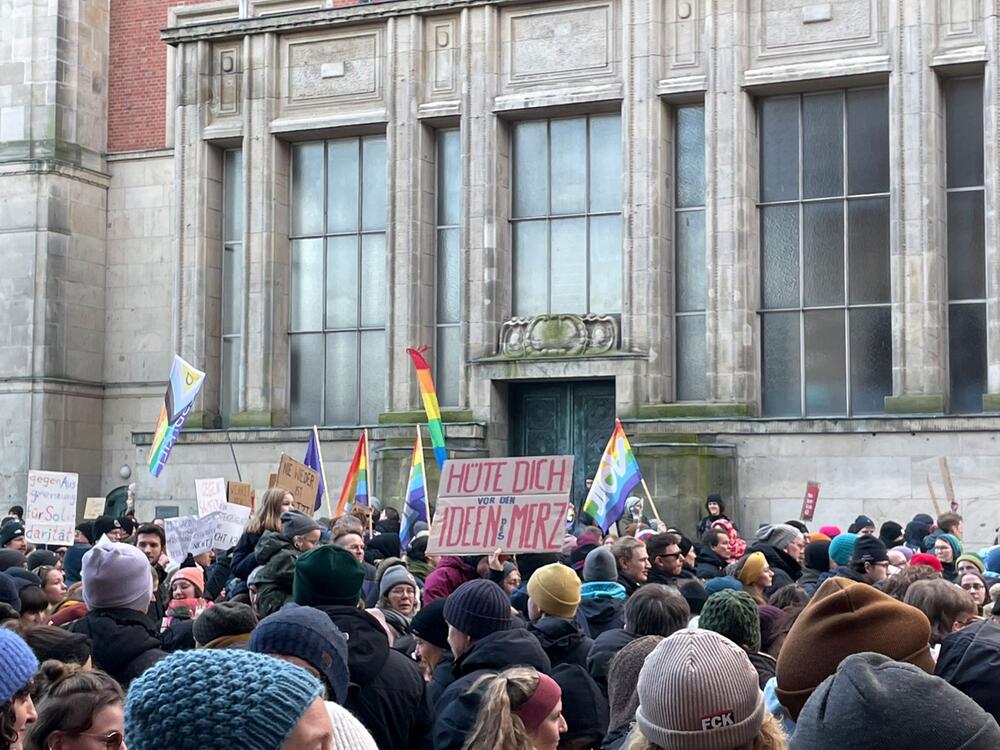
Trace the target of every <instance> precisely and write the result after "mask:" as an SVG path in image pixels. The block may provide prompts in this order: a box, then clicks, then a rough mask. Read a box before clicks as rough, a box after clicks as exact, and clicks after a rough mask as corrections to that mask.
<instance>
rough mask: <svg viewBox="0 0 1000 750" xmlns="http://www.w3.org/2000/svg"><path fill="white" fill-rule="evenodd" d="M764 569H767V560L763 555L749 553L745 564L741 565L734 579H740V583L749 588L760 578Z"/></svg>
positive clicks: (760, 553) (761, 553)
mask: <svg viewBox="0 0 1000 750" xmlns="http://www.w3.org/2000/svg"><path fill="white" fill-rule="evenodd" d="M765 567H767V559H766V558H765V557H764V553H763V552H751V553H750V555H749V557H747V559H746V562H744V563H743V567H742V568H741V569H740V572H739V573H737V574H736V577H737V578H739V579H740V583H742V584H743V585H744V586H749V585H750V584H752V583H753V582H754V581H756V580H757V579H758V578H760V574H761V573H763V572H764V568H765Z"/></svg>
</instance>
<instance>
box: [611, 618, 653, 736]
mask: <svg viewBox="0 0 1000 750" xmlns="http://www.w3.org/2000/svg"><path fill="white" fill-rule="evenodd" d="M662 640H663V636H662V635H644V636H642V638H636V639H635V640H634V641H632V642H631V643H630V644H628V645H627V646H626V647H625V648H623V649H622V650H621V651H619V652H618V653H617V654H615V655H614V656H613V657H612V658H611V664H610V665H609V667H608V707H609V709H610V716H609V721H608V727H609V728H610V729H615V728H616V727H620V726H621V725H622V724H624V723H625V722H626V721H631V720H632V719H634V718H635V710H636V709H637V708H639V695H638V694H637V693H636V689H635V688H636V682H637V681H638V680H639V670H640V669H642V663H643V662H644V661H646V657H647V656H649V655H650V654H651V653H652V651H653V649H654V648H656V647H657V646H658V645H659V643H660V641H662Z"/></svg>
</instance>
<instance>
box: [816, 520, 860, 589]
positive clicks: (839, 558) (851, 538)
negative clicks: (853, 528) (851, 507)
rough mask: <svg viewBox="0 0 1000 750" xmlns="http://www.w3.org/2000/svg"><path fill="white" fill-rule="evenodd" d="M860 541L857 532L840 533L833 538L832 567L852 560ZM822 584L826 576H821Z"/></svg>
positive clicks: (831, 549) (831, 541)
mask: <svg viewBox="0 0 1000 750" xmlns="http://www.w3.org/2000/svg"><path fill="white" fill-rule="evenodd" d="M857 541H858V535H857V534H851V533H849V532H848V533H846V534H838V535H837V536H835V537H834V538H833V539H831V540H830V550H829V552H830V562H831V563H832V565H831V569H834V568H836V567H837V566H838V565H847V564H848V563H849V562H850V561H851V555H853V554H854V544H855V543H856V542H857ZM827 578H829V576H827ZM820 579H822V580H820V582H819V583H820V585H822V584H823V581H825V580H826V578H823V576H820Z"/></svg>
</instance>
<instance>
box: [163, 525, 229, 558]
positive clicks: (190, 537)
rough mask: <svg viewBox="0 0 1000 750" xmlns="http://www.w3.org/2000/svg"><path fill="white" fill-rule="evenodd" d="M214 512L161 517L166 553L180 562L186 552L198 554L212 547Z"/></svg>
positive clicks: (186, 554)
mask: <svg viewBox="0 0 1000 750" xmlns="http://www.w3.org/2000/svg"><path fill="white" fill-rule="evenodd" d="M216 523H217V519H216V518H215V514H212V515H209V516H206V517H205V518H198V517H197V516H178V517H177V518H165V519H163V530H164V532H166V534H167V555H169V557H170V559H171V560H173V561H174V562H175V563H178V564H180V563H182V562H184V560H185V559H186V558H187V556H188V554H192V555H200V554H201V553H202V552H208V551H209V550H210V549H212V547H213V544H214V541H215V527H216Z"/></svg>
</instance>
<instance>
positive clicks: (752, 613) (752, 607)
mask: <svg viewBox="0 0 1000 750" xmlns="http://www.w3.org/2000/svg"><path fill="white" fill-rule="evenodd" d="M698 627H699V628H702V629H704V630H711V631H713V632H715V633H718V634H719V635H723V636H725V637H726V638H728V639H729V640H731V641H732V642H733V643H735V644H736V645H737V646H739V647H740V648H742V649H743V650H744V651H746V652H747V657H748V658H749V659H750V663H751V664H752V665H753V668H754V670H755V671H756V672H757V678H758V684H759V685H760V689H761V690H763V689H764V685H766V684H767V681H768V680H769V679H771V678H772V677H774V668H775V664H776V662H775V659H774V657H772V656H770V655H769V654H766V653H762V652H761V638H760V616H759V614H758V612H757V603H756V602H755V601H754V598H753V597H752V596H750V594H748V593H746V592H745V591H720V592H719V593H718V594H714V595H712V596H710V597H709V598H708V601H707V602H706V603H705V608H704V609H703V610H702V613H701V617H699V618H698Z"/></svg>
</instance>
